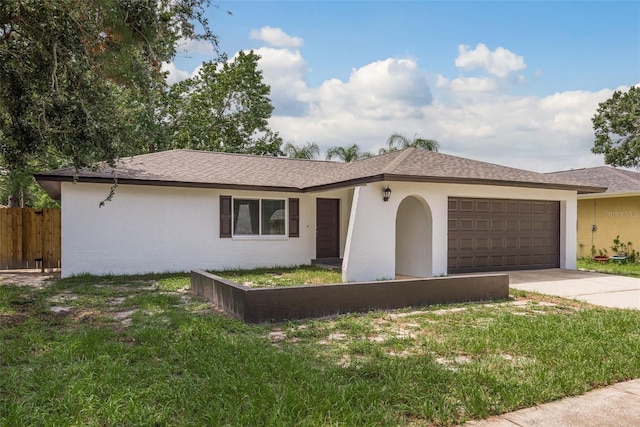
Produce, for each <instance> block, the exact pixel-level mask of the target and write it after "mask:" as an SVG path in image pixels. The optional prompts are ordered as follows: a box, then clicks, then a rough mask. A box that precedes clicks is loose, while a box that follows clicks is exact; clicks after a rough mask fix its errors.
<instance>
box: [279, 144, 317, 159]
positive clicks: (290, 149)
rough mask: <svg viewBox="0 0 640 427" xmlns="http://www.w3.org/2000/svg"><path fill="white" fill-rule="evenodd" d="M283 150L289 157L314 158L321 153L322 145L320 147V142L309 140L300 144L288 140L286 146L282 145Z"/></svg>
mask: <svg viewBox="0 0 640 427" xmlns="http://www.w3.org/2000/svg"><path fill="white" fill-rule="evenodd" d="M282 151H283V152H284V154H285V155H286V156H287V157H291V158H294V159H308V160H312V159H315V158H316V156H319V155H320V147H318V144H316V143H315V142H307V143H306V144H304V145H300V146H298V145H295V144H293V143H291V142H287V143H286V144H285V145H284V147H282Z"/></svg>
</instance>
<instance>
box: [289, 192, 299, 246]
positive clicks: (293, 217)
mask: <svg viewBox="0 0 640 427" xmlns="http://www.w3.org/2000/svg"><path fill="white" fill-rule="evenodd" d="M289 237H300V199H289Z"/></svg>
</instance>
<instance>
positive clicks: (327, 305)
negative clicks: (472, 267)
mask: <svg viewBox="0 0 640 427" xmlns="http://www.w3.org/2000/svg"><path fill="white" fill-rule="evenodd" d="M191 289H192V290H193V291H194V292H195V293H197V294H198V295H201V296H203V297H205V298H207V299H208V300H209V301H211V302H213V303H214V304H215V305H216V306H217V307H218V308H220V309H221V310H224V311H225V312H227V313H229V314H230V315H231V316H233V317H235V318H237V319H240V320H242V321H244V322H245V323H264V322H282V321H285V320H295V319H306V318H318V317H326V316H335V315H338V314H345V313H352V312H366V311H370V310H388V309H396V308H403V307H412V306H424V305H432V304H451V303H461V302H472V301H489V300H496V299H505V298H508V296H509V275H508V274H483V275H464V276H449V277H431V278H420V279H405V280H383V281H376V282H354V283H340V284H335V285H305V286H290V287H282V288H248V287H245V286H242V285H240V284H238V283H235V282H232V281H230V280H226V279H224V278H222V277H219V276H216V275H214V274H211V273H207V272H206V271H202V270H194V271H192V272H191Z"/></svg>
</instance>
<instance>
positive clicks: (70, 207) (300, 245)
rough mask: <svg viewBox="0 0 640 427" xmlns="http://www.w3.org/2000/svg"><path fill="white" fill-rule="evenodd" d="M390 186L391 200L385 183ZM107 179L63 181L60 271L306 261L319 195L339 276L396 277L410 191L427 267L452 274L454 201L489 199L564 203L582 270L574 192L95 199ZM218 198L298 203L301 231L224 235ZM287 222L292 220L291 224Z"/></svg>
mask: <svg viewBox="0 0 640 427" xmlns="http://www.w3.org/2000/svg"><path fill="white" fill-rule="evenodd" d="M387 184H388V185H389V187H390V188H391V190H392V194H391V199H390V200H389V201H388V202H384V201H383V200H382V196H383V189H384V188H385V187H386V186H387ZM109 187H110V184H87V183H82V184H81V183H78V184H72V183H62V275H63V276H64V277H67V276H70V275H73V274H81V273H92V274H109V273H113V274H136V273H147V272H165V271H188V270H191V269H195V268H202V269H212V270H219V269H228V268H238V267H240V268H253V267H270V266H276V265H278V266H291V265H299V264H308V263H309V262H310V260H311V259H313V258H315V257H316V256H315V255H316V252H315V251H316V248H315V233H316V198H336V199H340V210H341V214H340V236H341V238H340V244H341V250H340V254H341V256H342V257H343V258H344V262H343V280H345V281H363V280H376V279H381V278H393V277H395V273H396V265H395V263H396V261H395V260H396V254H395V250H396V216H397V212H398V206H399V205H400V203H401V202H402V201H403V200H404V199H405V198H406V197H408V196H415V197H416V198H418V199H421V200H424V201H425V202H426V203H427V205H428V208H429V210H430V212H431V224H432V228H431V234H430V236H431V237H430V238H431V252H430V253H431V271H432V274H433V275H434V276H439V275H443V274H446V273H447V240H448V239H447V229H448V228H447V220H448V198H449V197H450V196H451V197H484V198H505V199H534V200H557V201H560V266H561V267H562V268H567V269H575V266H576V260H575V258H576V246H575V245H576V215H577V202H576V193H575V192H573V191H563V190H545V189H529V188H517V187H500V186H487V185H461V184H431V183H407V182H388V183H387V182H378V183H371V184H367V185H363V186H359V187H356V188H355V189H344V190H334V191H325V192H318V193H313V194H308V193H284V192H255V191H230V190H214V189H197V188H176V187H155V186H135V185H121V186H120V187H118V189H117V191H116V195H115V197H114V199H113V201H111V202H107V203H106V205H105V206H104V207H102V208H99V207H98V206H99V203H100V201H102V200H103V199H104V198H105V197H106V195H107V194H108V191H109ZM220 195H232V196H234V197H244V198H260V197H262V198H272V199H278V198H281V199H288V198H298V199H299V200H300V237H298V238H289V237H288V231H287V234H286V236H284V237H246V236H243V237H234V238H223V239H221V238H220V237H219V233H220V231H219V227H220V206H219V201H220V199H219V196H220ZM287 227H288V221H287Z"/></svg>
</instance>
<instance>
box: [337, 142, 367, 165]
mask: <svg viewBox="0 0 640 427" xmlns="http://www.w3.org/2000/svg"><path fill="white" fill-rule="evenodd" d="M371 156H373V154H372V153H370V152H368V151H364V152H363V151H360V147H359V146H358V144H353V145H350V146H348V147H331V148H329V149H328V150H327V160H331V159H333V158H338V159H339V160H341V161H343V162H346V163H349V162H353V161H354V160H360V159H366V158H368V157H371Z"/></svg>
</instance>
